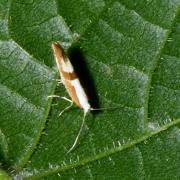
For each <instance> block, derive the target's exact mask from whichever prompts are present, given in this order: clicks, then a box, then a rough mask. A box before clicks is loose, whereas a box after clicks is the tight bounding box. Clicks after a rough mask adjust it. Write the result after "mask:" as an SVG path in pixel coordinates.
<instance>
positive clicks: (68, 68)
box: [52, 42, 95, 153]
mask: <svg viewBox="0 0 180 180" xmlns="http://www.w3.org/2000/svg"><path fill="white" fill-rule="evenodd" d="M52 49H53V52H54V57H55V60H56V64H57V67H58V70H59V73H60V77H61V81H62V83H63V84H64V86H65V88H66V90H67V92H68V94H69V96H70V97H71V100H69V99H67V98H65V97H63V99H65V100H67V101H69V102H71V104H70V106H68V107H67V108H65V109H64V110H63V111H62V112H64V111H65V110H67V109H69V108H70V107H71V106H72V104H73V103H75V104H76V105H77V106H78V107H80V108H82V109H83V111H84V116H83V121H82V124H81V127H80V130H79V132H78V134H77V136H76V138H75V141H74V143H73V145H72V147H71V148H70V149H69V151H68V153H69V152H70V151H72V150H73V148H74V147H75V146H76V144H77V141H78V139H79V136H80V134H81V131H82V129H83V126H84V122H85V117H86V114H87V113H88V112H89V111H90V110H95V109H93V108H92V107H91V105H90V103H89V101H88V96H87V94H86V92H85V90H84V88H83V86H82V85H81V82H80V80H79V77H78V76H77V74H76V72H75V70H74V68H73V65H72V63H71V61H70V60H69V58H68V57H67V56H66V54H65V53H64V51H63V49H62V47H61V46H60V44H59V43H57V42H54V43H53V44H52ZM62 112H61V113H60V114H62Z"/></svg>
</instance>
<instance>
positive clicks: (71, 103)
mask: <svg viewBox="0 0 180 180" xmlns="http://www.w3.org/2000/svg"><path fill="white" fill-rule="evenodd" d="M61 98H62V99H64V100H66V101H68V102H70V105H69V106H67V107H66V108H64V109H63V110H62V111H61V112H60V113H59V116H61V115H62V114H63V113H64V112H65V111H67V110H68V109H70V108H71V107H72V105H73V101H72V100H70V99H68V98H66V97H61Z"/></svg>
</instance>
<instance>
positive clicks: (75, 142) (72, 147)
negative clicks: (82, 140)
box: [67, 112, 87, 154]
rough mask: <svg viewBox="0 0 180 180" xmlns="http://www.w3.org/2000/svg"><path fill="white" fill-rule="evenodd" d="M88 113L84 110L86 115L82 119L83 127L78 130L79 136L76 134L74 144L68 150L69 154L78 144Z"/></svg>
mask: <svg viewBox="0 0 180 180" xmlns="http://www.w3.org/2000/svg"><path fill="white" fill-rule="evenodd" d="M86 114H87V112H84V116H83V120H82V123H81V127H80V129H79V132H78V134H77V136H76V139H75V140H74V143H73V145H72V146H71V148H70V149H69V150H68V152H67V154H68V153H70V152H71V151H72V150H73V149H74V147H75V146H76V144H77V142H78V139H79V137H80V135H81V132H82V130H83V127H84V124H85V117H86Z"/></svg>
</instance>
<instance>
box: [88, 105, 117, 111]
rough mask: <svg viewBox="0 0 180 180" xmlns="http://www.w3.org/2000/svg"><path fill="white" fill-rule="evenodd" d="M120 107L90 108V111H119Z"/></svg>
mask: <svg viewBox="0 0 180 180" xmlns="http://www.w3.org/2000/svg"><path fill="white" fill-rule="evenodd" d="M119 108H120V107H118V106H117V107H108V108H90V111H100V110H109V109H119Z"/></svg>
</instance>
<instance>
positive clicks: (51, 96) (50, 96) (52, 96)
mask: <svg viewBox="0 0 180 180" xmlns="http://www.w3.org/2000/svg"><path fill="white" fill-rule="evenodd" d="M48 98H60V96H58V95H49V96H48Z"/></svg>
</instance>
